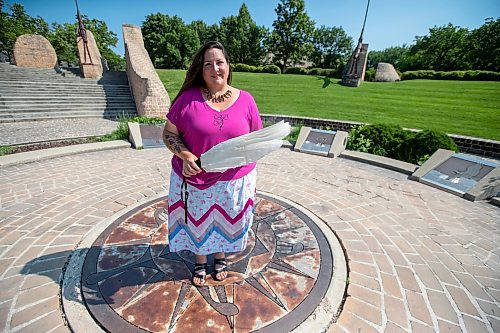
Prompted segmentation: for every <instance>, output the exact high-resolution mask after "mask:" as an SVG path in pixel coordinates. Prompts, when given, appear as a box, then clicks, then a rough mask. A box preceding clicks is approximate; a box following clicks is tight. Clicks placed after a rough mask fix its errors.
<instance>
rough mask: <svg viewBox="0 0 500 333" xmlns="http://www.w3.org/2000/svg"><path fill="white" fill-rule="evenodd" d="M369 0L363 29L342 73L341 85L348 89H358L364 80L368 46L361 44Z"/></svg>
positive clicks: (368, 4)
mask: <svg viewBox="0 0 500 333" xmlns="http://www.w3.org/2000/svg"><path fill="white" fill-rule="evenodd" d="M369 6H370V0H368V3H367V5H366V12H365V19H364V21H363V28H362V29H361V34H360V36H359V39H358V45H357V46H356V49H355V50H354V52H353V53H352V56H351V58H350V59H349V62H348V63H347V66H346V67H345V68H344V72H343V73H342V82H341V83H342V85H344V86H349V87H359V85H360V84H361V81H363V80H364V78H365V70H366V62H367V60H368V44H364V43H363V32H364V30H365V24H366V17H367V15H368V8H369Z"/></svg>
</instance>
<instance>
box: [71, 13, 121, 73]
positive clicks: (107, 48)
mask: <svg viewBox="0 0 500 333" xmlns="http://www.w3.org/2000/svg"><path fill="white" fill-rule="evenodd" d="M82 21H83V24H84V25H85V29H87V30H89V31H91V32H92V34H93V35H94V39H95V42H96V44H97V47H98V49H99V52H100V53H101V57H102V58H104V59H106V61H107V62H108V66H109V68H110V69H112V70H123V69H125V59H124V58H123V57H120V56H119V55H118V54H116V53H115V52H114V51H113V50H112V49H111V47H112V46H116V43H118V38H117V37H116V34H115V33H114V32H113V31H110V30H108V26H107V24H106V22H104V21H101V20H98V19H89V18H88V17H87V16H86V15H82ZM73 31H76V24H75V30H73ZM74 38H76V36H75V37H74Z"/></svg>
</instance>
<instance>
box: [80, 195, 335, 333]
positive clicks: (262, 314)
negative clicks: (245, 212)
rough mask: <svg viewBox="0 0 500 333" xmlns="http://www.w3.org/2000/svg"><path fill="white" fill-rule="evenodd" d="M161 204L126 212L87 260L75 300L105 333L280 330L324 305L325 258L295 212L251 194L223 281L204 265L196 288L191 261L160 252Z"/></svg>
mask: <svg viewBox="0 0 500 333" xmlns="http://www.w3.org/2000/svg"><path fill="white" fill-rule="evenodd" d="M166 206H167V200H166V198H161V199H157V200H154V201H152V202H148V203H146V204H144V205H142V206H139V207H137V208H136V209H134V210H132V211H130V212H128V213H127V214H125V215H123V216H122V217H121V218H119V219H117V220H116V221H114V222H113V223H112V224H111V225H110V226H109V227H108V228H107V229H106V230H105V231H104V232H103V233H102V234H101V235H100V236H99V237H98V239H97V240H96V241H95V242H94V244H93V246H92V247H91V248H90V249H89V251H88V253H87V256H86V258H85V262H84V265H83V270H82V294H83V300H84V302H85V303H86V305H87V307H88V309H89V310H90V312H91V314H92V316H93V317H94V319H95V320H97V321H98V322H99V324H100V325H101V326H102V327H104V328H105V329H106V330H108V331H111V332H120V333H125V332H254V331H258V332H289V331H291V330H293V329H294V328H296V327H297V326H299V325H301V323H303V322H304V321H305V320H306V319H307V318H308V317H309V316H310V315H311V314H312V313H313V311H315V309H316V308H317V307H318V306H319V305H320V303H321V301H322V299H323V298H324V297H325V294H326V293H327V290H328V287H329V284H330V282H331V279H332V274H333V256H332V251H331V249H330V246H329V243H328V241H327V239H326V238H325V235H324V234H323V233H322V232H321V230H320V228H319V227H318V226H317V225H316V224H315V223H314V222H313V221H312V220H311V218H309V217H308V216H307V215H306V214H304V213H303V212H302V211H301V210H298V209H297V208H295V207H293V206H291V205H289V204H287V203H285V202H281V201H279V200H277V199H275V198H270V197H267V196H265V195H261V194H258V197H257V200H256V203H255V217H254V221H253V225H252V228H251V230H250V231H249V232H250V234H249V237H248V243H247V247H246V249H245V250H244V251H242V252H240V253H236V254H228V255H227V259H228V277H227V278H226V279H225V280H224V281H223V282H217V281H215V280H214V279H213V278H211V277H210V273H212V272H213V267H212V266H210V265H209V267H208V274H209V276H208V277H207V281H206V285H205V286H203V287H196V286H195V285H193V284H192V282H191V277H192V273H191V272H192V271H193V268H194V262H195V257H194V255H193V254H192V253H191V252H188V251H183V252H179V253H173V252H170V250H169V247H168V230H167V226H168V223H166V221H167V218H168V216H167V212H166ZM208 262H209V264H210V263H212V262H213V258H212V256H209V257H208ZM330 318H331V317H330Z"/></svg>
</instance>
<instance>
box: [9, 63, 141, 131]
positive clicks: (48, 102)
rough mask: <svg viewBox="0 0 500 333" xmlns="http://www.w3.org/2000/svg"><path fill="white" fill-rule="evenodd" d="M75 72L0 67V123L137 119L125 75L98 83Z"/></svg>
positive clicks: (107, 75)
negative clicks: (69, 119)
mask: <svg viewBox="0 0 500 333" xmlns="http://www.w3.org/2000/svg"><path fill="white" fill-rule="evenodd" d="M75 72H78V69H74V68H72V69H71V71H68V70H58V71H56V70H54V69H28V68H18V67H15V66H12V65H8V64H0V122H13V121H29V120H44V119H59V118H89V117H91V118H110V117H111V118H119V117H121V116H123V115H126V116H135V115H137V112H136V108H135V103H134V100H133V97H132V94H131V91H130V87H129V84H128V79H127V75H126V73H125V72H113V71H110V72H106V73H105V75H104V76H103V77H102V78H100V79H98V80H95V79H84V78H82V77H80V76H79V74H78V73H75Z"/></svg>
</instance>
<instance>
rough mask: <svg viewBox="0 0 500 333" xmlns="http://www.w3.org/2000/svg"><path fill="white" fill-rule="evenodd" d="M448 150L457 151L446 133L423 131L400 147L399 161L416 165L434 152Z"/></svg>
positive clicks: (412, 136) (415, 134)
mask: <svg viewBox="0 0 500 333" xmlns="http://www.w3.org/2000/svg"><path fill="white" fill-rule="evenodd" d="M439 148H441V149H448V150H452V151H455V152H456V151H458V146H457V145H456V143H455V142H454V141H453V139H452V138H450V137H449V136H448V135H447V134H446V133H443V132H440V131H435V130H428V129H426V130H423V131H421V132H416V133H413V135H411V137H410V138H408V140H406V141H404V142H403V144H402V145H401V147H400V150H399V153H398V155H399V156H398V157H399V159H401V160H403V161H406V162H409V163H413V164H418V163H419V162H422V158H423V157H425V156H427V158H428V157H429V156H431V155H432V154H434V152H435V151H436V150H438V149H439Z"/></svg>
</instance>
